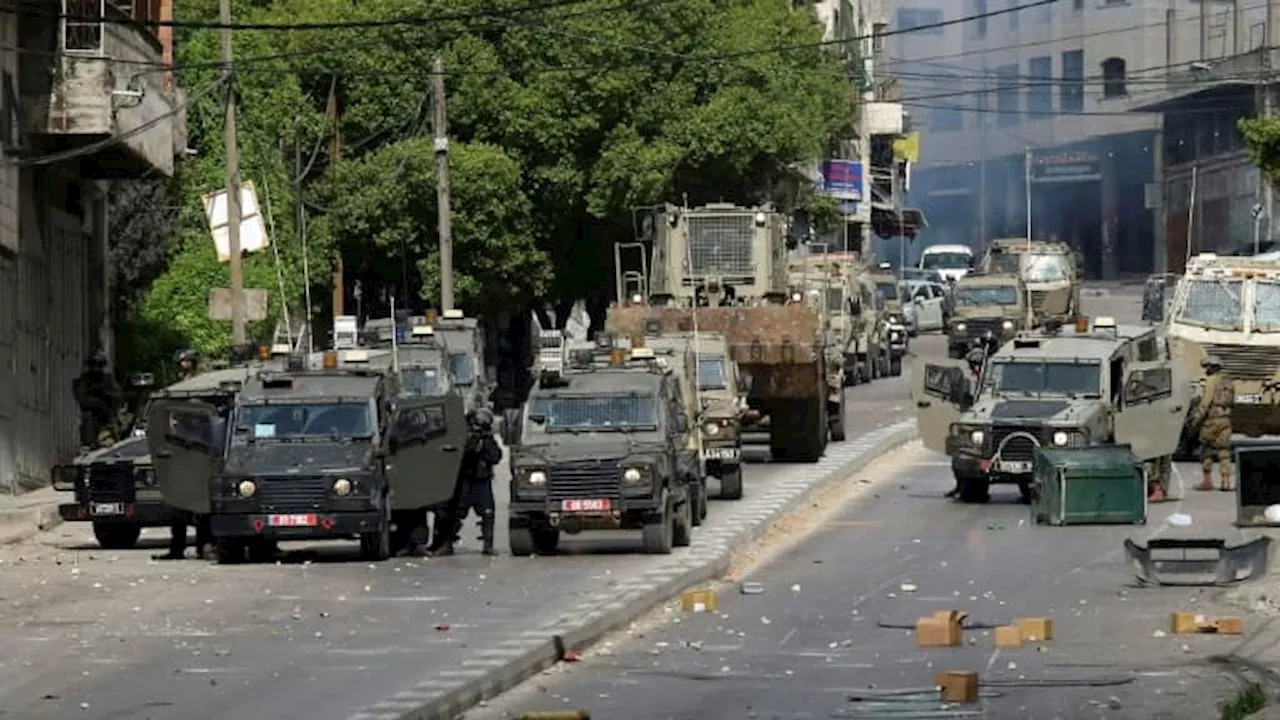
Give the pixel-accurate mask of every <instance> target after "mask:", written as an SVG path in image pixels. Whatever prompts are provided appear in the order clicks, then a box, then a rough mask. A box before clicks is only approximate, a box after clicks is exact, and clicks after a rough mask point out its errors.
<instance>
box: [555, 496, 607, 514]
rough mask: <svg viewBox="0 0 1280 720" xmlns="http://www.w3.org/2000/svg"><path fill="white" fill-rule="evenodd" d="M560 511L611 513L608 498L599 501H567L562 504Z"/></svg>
mask: <svg viewBox="0 0 1280 720" xmlns="http://www.w3.org/2000/svg"><path fill="white" fill-rule="evenodd" d="M560 509H561V510H564V511H565V512H580V513H594V512H609V500H608V498H602V499H598V500H565V501H564V502H562V503H561V504H560Z"/></svg>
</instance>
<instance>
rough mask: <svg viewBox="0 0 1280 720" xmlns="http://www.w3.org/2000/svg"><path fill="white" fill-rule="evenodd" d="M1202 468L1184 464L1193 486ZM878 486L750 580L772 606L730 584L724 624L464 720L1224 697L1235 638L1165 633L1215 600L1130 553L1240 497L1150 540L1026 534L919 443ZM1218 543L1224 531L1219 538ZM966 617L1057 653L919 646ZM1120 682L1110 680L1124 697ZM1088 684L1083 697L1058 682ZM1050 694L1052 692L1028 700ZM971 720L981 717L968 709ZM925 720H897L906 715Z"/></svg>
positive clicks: (1089, 711)
mask: <svg viewBox="0 0 1280 720" xmlns="http://www.w3.org/2000/svg"><path fill="white" fill-rule="evenodd" d="M1191 470H1193V468H1190V467H1183V468H1181V471H1182V473H1183V474H1184V475H1186V474H1187V473H1188V472H1189V471H1191ZM865 474H870V475H875V474H880V475H882V476H883V475H888V476H889V477H888V478H887V482H886V483H884V488H885V489H884V490H882V491H880V492H878V493H876V494H874V495H869V496H863V497H864V499H860V500H855V501H854V502H853V503H851V504H850V506H848V507H845V508H843V509H841V510H840V511H839V512H838V513H837V514H836V515H835V517H834V518H833V519H831V520H830V521H828V522H826V523H825V524H823V525H822V526H820V527H819V528H817V529H816V530H815V531H814V532H813V533H812V534H811V535H809V536H808V537H807V538H805V539H803V540H801V541H799V542H798V543H797V544H795V545H793V546H792V547H791V548H790V549H788V550H785V551H784V552H782V553H780V554H779V555H777V556H776V557H775V559H773V560H772V561H771V562H768V563H767V564H766V565H763V566H761V567H758V568H755V569H754V570H751V571H749V572H748V574H747V575H746V576H745V577H743V578H742V581H743V582H750V583H758V584H759V586H760V587H761V588H763V594H742V591H741V589H740V588H741V587H742V585H741V584H739V583H733V584H726V585H724V586H722V588H721V590H720V592H719V594H718V608H717V612H716V613H684V612H682V611H680V610H679V609H667V610H666V611H665V612H661V613H657V614H656V616H655V617H653V618H651V619H650V620H649V621H648V622H641V623H638V624H637V625H636V626H635V628H634V629H633V630H632V631H630V632H629V633H620V634H618V635H617V636H615V637H614V638H613V639H612V640H607V641H605V642H604V643H601V644H600V645H598V646H597V648H596V649H594V650H592V651H590V652H588V653H586V654H585V655H584V656H583V657H582V659H581V661H580V662H577V663H575V664H562V665H560V666H557V667H556V668H553V669H551V670H549V671H547V672H545V673H543V674H542V675H540V676H538V677H535V678H533V679H530V680H529V681H527V682H526V683H524V684H523V685H521V686H520V687H519V688H517V689H515V690H513V691H512V692H510V693H508V694H506V695H504V696H502V697H500V698H498V699H496V700H495V701H493V702H491V703H489V705H488V706H487V707H484V708H477V709H475V710H473V711H472V712H471V713H468V715H467V718H468V720H497V719H498V718H510V717H518V716H519V714H520V713H523V712H532V711H539V710H570V709H586V710H589V711H590V712H591V714H592V716H593V717H597V718H608V719H609V720H656V719H662V718H668V719H677V720H680V719H686V718H687V719H690V720H692V719H694V718H697V719H698V720H742V719H743V718H762V719H769V718H787V719H791V718H825V717H879V718H887V717H965V716H966V715H965V714H963V711H966V710H968V711H969V712H972V710H969V709H968V708H957V710H960V711H962V712H960V713H956V712H955V711H952V712H951V713H947V712H942V713H941V714H928V713H929V712H937V711H938V710H939V709H940V705H939V703H938V702H937V700H936V695H935V694H933V693H928V692H921V693H919V694H915V695H911V696H907V697H899V698H896V699H895V700H892V701H890V700H885V699H883V698H873V699H872V700H870V701H867V700H863V701H860V702H852V701H851V700H850V696H851V695H854V694H858V693H864V694H869V693H875V692H879V693H886V692H893V691H899V690H903V691H908V690H912V689H916V690H920V689H923V688H929V687H931V686H932V685H933V683H934V675H935V673H937V672H939V671H945V670H973V671H977V672H978V673H979V674H980V676H981V678H982V680H983V681H984V682H985V681H991V682H993V683H999V682H1005V683H1014V684H1018V683H1021V685H1023V686H1022V687H991V688H989V689H986V690H985V692H987V693H990V694H991V695H998V697H997V696H993V697H986V698H984V699H983V700H982V707H981V710H982V715H981V716H982V717H986V718H1000V719H1004V718H1007V719H1009V720H1014V719H1017V720H1025V718H1045V719H1046V720H1048V719H1050V718H1062V719H1063V720H1076V719H1080V718H1112V719H1116V718H1133V719H1134V720H1157V719H1159V718H1211V717H1217V710H1216V704H1217V703H1218V702H1219V701H1220V700H1221V699H1222V698H1224V697H1225V696H1226V695H1227V694H1229V688H1230V683H1229V682H1228V681H1227V680H1226V678H1225V677H1224V676H1222V675H1221V674H1220V672H1219V671H1218V670H1216V669H1213V668H1211V667H1210V666H1209V665H1208V664H1207V663H1206V661H1205V657H1206V656H1207V655H1208V654H1212V653H1218V652H1224V651H1226V650H1228V649H1230V648H1231V647H1233V646H1234V645H1235V644H1236V642H1237V641H1238V639H1237V638H1230V637H1215V636H1187V635H1178V636H1173V635H1169V636H1162V637H1157V635H1158V634H1159V633H1157V631H1167V630H1168V629H1169V628H1168V623H1169V613H1170V612H1173V611H1175V610H1193V609H1198V611H1202V612H1205V611H1209V610H1211V609H1212V608H1213V607H1214V606H1213V605H1212V603H1211V601H1210V599H1209V597H1210V596H1209V595H1208V594H1201V593H1200V592H1199V591H1197V590H1193V589H1192V590H1188V589H1182V590H1177V589H1154V590H1145V589H1137V588H1135V587H1131V585H1132V583H1131V580H1130V578H1131V575H1130V573H1129V569H1128V567H1127V565H1126V563H1125V562H1124V558H1123V552H1122V550H1121V542H1122V541H1123V539H1124V538H1125V537H1129V536H1137V537H1139V538H1142V537H1145V536H1147V535H1148V534H1151V533H1155V532H1162V533H1165V534H1167V535H1170V536H1172V535H1173V534H1174V533H1172V532H1169V530H1168V528H1167V526H1165V525H1163V521H1164V519H1165V518H1166V517H1167V516H1168V515H1169V514H1170V513H1173V512H1182V513H1189V514H1191V515H1192V517H1193V528H1197V529H1198V528H1201V527H1203V528H1205V529H1206V530H1207V529H1210V528H1216V529H1218V530H1222V529H1223V528H1225V526H1226V523H1227V520H1228V518H1229V512H1230V511H1231V496H1228V495H1225V494H1220V493H1207V494H1204V493H1195V494H1190V495H1189V496H1188V497H1187V498H1186V499H1185V500H1184V501H1183V502H1182V503H1179V504H1173V503H1170V504H1167V505H1163V506H1153V511H1152V517H1151V520H1150V524H1149V525H1148V526H1146V527H1145V528H1144V527H1141V526H1138V527H1135V526H1110V527H1106V526H1101V527H1099V526H1089V527H1067V528H1046V527H1035V526H1031V525H1028V524H1027V522H1026V521H1027V519H1028V510H1027V508H1026V506H1023V505H1021V504H1019V503H1018V502H1017V500H1016V490H1014V491H1012V492H1004V493H998V494H995V495H994V497H993V501H992V503H991V504H989V505H961V504H957V503H953V502H951V501H947V500H944V499H942V497H941V496H942V493H943V492H945V491H946V490H947V489H948V488H949V487H950V486H951V477H950V471H949V467H948V465H947V464H946V459H945V457H943V456H940V455H936V454H934V453H931V452H928V451H926V450H923V449H922V448H921V447H920V446H919V445H912V446H910V448H909V449H907V450H904V451H903V452H902V453H898V454H896V455H895V456H894V457H893V458H888V459H886V460H883V461H881V462H880V463H877V464H876V465H875V466H873V467H871V468H868V470H867V471H865ZM1210 534H1212V533H1210ZM950 609H957V610H961V611H964V612H967V613H969V614H970V617H971V619H972V620H973V621H975V622H979V623H995V624H1005V623H1008V622H1010V621H1012V620H1013V619H1014V618H1016V617H1034V616H1048V617H1051V618H1053V620H1054V625H1055V630H1054V633H1055V636H1054V639H1053V640H1052V641H1049V642H1044V643H1028V644H1026V645H1024V646H1023V647H1022V648H1019V649H995V648H994V639H993V637H992V635H991V633H990V631H985V630H972V631H968V632H966V633H965V635H966V640H967V643H968V644H967V645H966V646H964V647H960V648H948V649H933V650H925V649H918V648H917V647H916V646H915V642H914V638H913V634H912V631H910V630H908V629H887V628H883V627H880V626H879V624H880V623H882V622H883V623H887V624H891V625H905V626H911V625H913V624H914V622H915V621H916V619H917V618H918V617H920V616H924V615H928V614H931V613H932V612H934V611H935V610H950ZM1129 679H1132V680H1131V681H1130V682H1127V683H1125V684H1117V685H1111V686H1108V685H1106V683H1114V682H1124V681H1126V680H1129ZM1046 681H1048V682H1059V683H1062V682H1077V683H1079V684H1085V685H1088V686H1085V687H1044V686H1043V685H1045V684H1046ZM1034 683H1039V684H1040V685H1041V687H1026V686H1027V685H1031V684H1034ZM969 708H973V706H969ZM910 712H916V713H924V714H915V715H912V714H902V713H910Z"/></svg>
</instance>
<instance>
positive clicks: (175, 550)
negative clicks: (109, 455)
mask: <svg viewBox="0 0 1280 720" xmlns="http://www.w3.org/2000/svg"><path fill="white" fill-rule="evenodd" d="M174 360H176V361H177V363H178V380H179V381H182V380H186V379H188V378H191V377H194V376H195V375H197V374H198V373H199V365H200V353H198V352H196V351H195V350H191V349H187V350H180V351H178V353H177V355H175V356H174ZM188 525H195V526H196V557H197V558H199V559H201V560H203V559H204V558H205V555H206V549H207V548H208V547H211V546H212V545H213V533H212V532H211V531H210V528H209V518H207V517H197V516H196V515H194V514H192V513H188V512H184V511H182V510H176V509H175V510H174V511H173V520H172V522H170V523H169V552H167V553H164V554H163V555H153V556H152V558H153V559H155V560H183V559H185V558H186V556H187V526H188Z"/></svg>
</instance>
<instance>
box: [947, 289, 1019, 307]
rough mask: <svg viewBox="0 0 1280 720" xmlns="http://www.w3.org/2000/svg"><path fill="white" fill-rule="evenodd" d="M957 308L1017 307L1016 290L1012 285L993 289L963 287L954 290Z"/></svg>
mask: <svg viewBox="0 0 1280 720" xmlns="http://www.w3.org/2000/svg"><path fill="white" fill-rule="evenodd" d="M953 297H954V298H955V303H956V306H957V307H985V306H988V305H1017V304H1018V289H1017V288H1016V287H1014V286H1012V285H1003V286H995V287H964V286H960V287H958V288H956V289H955V294H954V296H953Z"/></svg>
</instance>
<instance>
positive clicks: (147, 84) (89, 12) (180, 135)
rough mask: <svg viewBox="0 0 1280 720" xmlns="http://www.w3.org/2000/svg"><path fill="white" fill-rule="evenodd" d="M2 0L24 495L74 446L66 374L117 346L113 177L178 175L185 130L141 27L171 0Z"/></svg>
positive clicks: (6, 224) (167, 78) (8, 476)
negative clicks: (110, 205)
mask: <svg viewBox="0 0 1280 720" xmlns="http://www.w3.org/2000/svg"><path fill="white" fill-rule="evenodd" d="M0 2H3V3H4V5H7V6H8V7H7V8H5V9H6V10H7V12H0V90H2V92H0V101H2V102H3V110H4V112H3V113H2V114H0V145H2V146H3V156H2V157H0V489H3V490H5V491H7V492H18V491H21V490H23V489H28V488H33V487H38V486H41V485H45V484H48V482H49V473H50V469H51V467H52V466H53V465H54V464H55V463H56V462H59V461H62V460H66V459H69V458H70V457H72V456H73V455H74V454H75V452H76V451H77V449H78V447H79V446H80V444H81V441H82V440H83V439H82V438H79V437H78V418H79V408H78V407H77V406H76V403H75V400H74V398H73V396H72V390H71V388H72V381H73V380H74V379H75V377H76V376H77V375H78V374H79V373H80V372H81V370H82V369H83V365H84V361H85V359H86V357H87V356H88V355H89V354H91V353H92V352H93V350H94V349H95V348H97V347H103V348H105V349H107V350H108V351H109V352H110V351H111V350H112V332H111V325H110V320H109V312H108V309H109V307H110V303H109V293H110V278H109V268H108V264H107V257H108V253H107V248H108V243H109V242H110V225H109V218H108V217H107V210H106V208H107V202H106V193H107V190H108V187H109V185H108V184H109V183H112V182H128V181H129V180H130V179H135V178H138V177H142V176H144V175H147V174H151V173H161V174H172V172H173V167H174V158H175V156H176V154H177V153H178V152H180V151H181V150H183V149H184V148H185V146H186V137H185V119H184V117H183V115H182V113H181V107H182V102H183V101H182V97H181V94H180V92H178V91H176V90H175V89H174V88H173V82H172V78H171V74H170V72H169V71H168V69H167V68H166V67H165V64H164V63H165V58H167V57H171V51H172V48H171V47H166V44H165V43H162V42H161V39H160V37H159V35H158V34H157V32H155V26H154V25H153V26H151V27H150V28H148V27H146V23H148V22H154V21H156V20H159V19H168V18H170V17H171V16H172V8H171V0H136V1H135V2H113V1H110V0H59V1H58V2H47V3H43V4H35V5H33V4H31V3H18V2H17V0H0ZM68 16H70V17H73V18H76V19H77V21H75V22H72V21H69V20H65V19H60V18H65V17H68ZM83 18H92V19H94V21H93V22H87V21H82V20H81V19H83ZM139 23H141V24H142V25H139ZM166 42H168V41H166Z"/></svg>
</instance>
